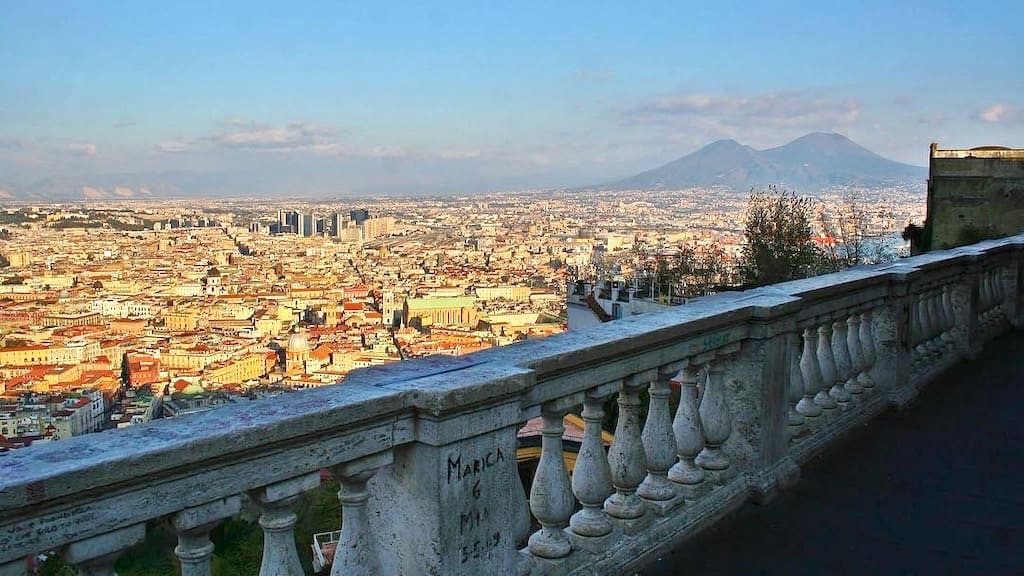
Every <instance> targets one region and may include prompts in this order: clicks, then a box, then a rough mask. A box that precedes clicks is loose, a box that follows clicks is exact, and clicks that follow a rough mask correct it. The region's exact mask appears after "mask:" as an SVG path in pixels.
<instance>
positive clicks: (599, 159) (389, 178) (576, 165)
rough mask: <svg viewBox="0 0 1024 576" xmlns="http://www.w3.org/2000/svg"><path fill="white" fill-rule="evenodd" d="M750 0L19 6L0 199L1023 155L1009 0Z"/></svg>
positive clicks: (514, 183) (305, 189)
mask: <svg viewBox="0 0 1024 576" xmlns="http://www.w3.org/2000/svg"><path fill="white" fill-rule="evenodd" d="M751 4H753V3H751V2H731V1H716V2H699V3H698V2H683V1H680V2H659V3H643V2H569V1H565V0H562V1H559V2H545V3H541V2H504V3H498V2H484V1H477V2H447V3H436V4H433V5H430V4H429V3H424V2H409V3H402V2H393V3H384V2H372V3H370V2H367V3H355V2H323V3H302V2H290V3H284V2H253V1H249V2H173V3H172V2H91V1H86V0H82V1H77V2H56V1H45V0H41V1H38V2H17V3H15V2H11V3H7V4H6V5H5V7H4V10H3V12H4V14H3V17H2V18H0V191H2V190H4V189H7V190H11V189H14V190H15V191H17V190H18V189H21V188H32V187H33V186H36V184H35V183H36V182H37V181H39V180H43V179H50V180H53V179H57V180H60V181H61V182H62V183H64V184H62V185H74V186H78V185H82V186H85V185H88V186H96V187H108V188H109V187H111V186H114V185H117V178H118V177H120V178H122V180H124V182H123V183H122V184H123V185H124V186H125V187H126V188H130V187H133V186H134V187H139V186H145V185H146V184H147V182H146V178H147V177H148V178H151V179H152V180H153V183H154V186H157V185H159V180H160V175H161V174H166V173H168V172H175V173H177V172H183V173H188V174H191V175H193V179H192V180H191V181H192V182H193V183H195V185H196V186H200V187H202V188H204V189H205V190H211V191H212V190H213V189H214V188H217V187H222V188H224V191H225V192H231V193H244V192H246V191H247V190H252V191H254V192H269V191H275V192H280V193H289V194H307V193H308V194H331V193H339V194H344V193H364V192H374V193H377V192H380V193H384V192H389V191H401V192H405V191H415V190H418V189H423V190H425V191H433V190H445V191H453V192H472V191H474V190H491V189H501V188H515V187H521V186H557V185H566V186H573V185H582V184H587V183H593V182H600V181H603V180H606V179H609V178H613V177H617V176H620V175H626V174H630V173H632V172H635V171H639V170H642V169H646V168H650V167H653V166H655V165H657V164H659V163H662V162H665V161H668V160H671V159H674V158H676V157H679V156H682V155H684V154H687V153H689V152H692V151H693V150H695V149H697V148H699V147H700V146H702V145H704V144H707V143H709V142H711V141H714V140H716V139H720V138H734V139H736V140H738V141H740V142H743V143H746V144H750V145H753V146H755V147H758V148H762V147H771V146H777V145H781V144H784V143H785V142H787V141H788V140H790V139H792V138H795V137H797V136H800V135H802V134H804V133H806V132H809V131H813V130H822V131H838V132H841V133H844V134H846V135H848V136H850V137H851V138H853V139H854V140H855V141H857V142H859V143H861V144H863V145H865V146H866V147H868V148H871V149H873V150H875V151H877V152H879V153H881V154H883V155H886V156H889V157H891V158H894V159H897V160H901V161H905V162H910V163H915V164H919V165H923V164H925V163H926V161H927V150H928V144H929V143H930V142H932V141H938V142H940V144H941V145H946V146H950V147H961V146H976V145H982V144H1003V145H1010V146H1024V139H1022V136H1021V132H1022V128H1024V64H1022V62H1024V41H1022V40H1021V39H1020V33H1019V29H1020V23H1021V22H1022V20H1024V18H1022V17H1024V7H1022V6H1024V3H1022V2H1011V1H1007V2H986V3H983V4H977V3H965V2H941V1H940V2H934V1H933V2H917V1H907V2H900V3H893V2H891V0H889V1H885V2H876V1H873V0H869V1H862V2H858V3H852V2H850V3H843V4H845V5H842V6H832V5H830V4H832V3H827V2H820V1H817V2H782V3H779V2H771V3H768V2H765V3H757V4H758V5H753V6H752V5H751ZM893 4H899V6H894V5H893ZM118 175H120V176H118ZM129 175H130V177H129Z"/></svg>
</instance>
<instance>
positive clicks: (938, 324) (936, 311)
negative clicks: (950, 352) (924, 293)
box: [928, 288, 948, 358]
mask: <svg viewBox="0 0 1024 576" xmlns="http://www.w3.org/2000/svg"><path fill="white" fill-rule="evenodd" d="M928 301H929V303H930V304H931V306H930V310H929V312H930V313H931V317H932V332H933V334H932V342H934V343H935V355H936V357H938V358H941V357H942V356H943V355H944V354H945V352H946V349H947V348H948V345H947V342H946V341H945V340H943V339H942V334H943V333H945V331H946V317H945V315H944V314H943V311H942V289H941V288H936V289H935V290H932V292H931V297H930V298H929V299H928Z"/></svg>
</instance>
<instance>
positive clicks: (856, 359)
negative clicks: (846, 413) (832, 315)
mask: <svg viewBox="0 0 1024 576" xmlns="http://www.w3.org/2000/svg"><path fill="white" fill-rule="evenodd" d="M846 347H847V348H848V349H849V352H850V367H851V370H850V379H849V380H847V381H846V385H847V388H846V391H847V392H849V393H850V394H853V396H854V398H858V399H859V398H860V396H859V395H860V394H863V393H864V385H863V382H864V377H865V370H867V367H866V364H865V362H864V350H863V348H862V347H861V343H860V314H857V313H856V312H854V313H853V314H850V317H849V318H847V319H846Z"/></svg>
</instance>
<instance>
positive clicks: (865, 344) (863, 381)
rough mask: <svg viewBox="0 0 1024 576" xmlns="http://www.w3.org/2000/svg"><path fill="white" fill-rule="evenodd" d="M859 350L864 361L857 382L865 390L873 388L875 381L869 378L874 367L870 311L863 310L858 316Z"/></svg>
mask: <svg viewBox="0 0 1024 576" xmlns="http://www.w3.org/2000/svg"><path fill="white" fill-rule="evenodd" d="M859 332H860V349H861V358H862V360H863V361H864V369H863V370H862V371H861V373H860V376H858V377H857V378H858V380H859V381H860V385H861V386H863V387H864V389H865V390H870V389H871V388H874V387H875V380H874V379H873V378H872V377H871V369H872V368H873V367H874V366H875V331H874V324H873V317H872V314H871V311H870V310H865V311H864V312H862V313H861V315H860V330H859Z"/></svg>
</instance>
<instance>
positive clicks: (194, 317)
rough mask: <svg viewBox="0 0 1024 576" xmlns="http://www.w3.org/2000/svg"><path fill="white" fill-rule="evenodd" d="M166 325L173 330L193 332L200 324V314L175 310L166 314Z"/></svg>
mask: <svg viewBox="0 0 1024 576" xmlns="http://www.w3.org/2000/svg"><path fill="white" fill-rule="evenodd" d="M164 326H165V327H166V328H167V329H168V330H170V331H171V332H192V331H194V330H195V329H196V328H197V327H198V326H199V314H197V313H196V312H194V311H188V310H186V311H175V312H170V313H168V314H165V315H164Z"/></svg>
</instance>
